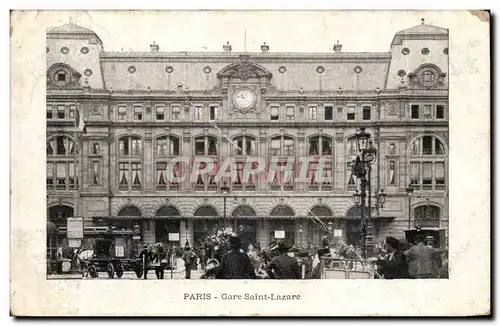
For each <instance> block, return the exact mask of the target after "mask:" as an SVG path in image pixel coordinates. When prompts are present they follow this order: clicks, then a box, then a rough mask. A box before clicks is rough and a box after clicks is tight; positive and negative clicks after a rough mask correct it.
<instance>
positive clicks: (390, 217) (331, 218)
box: [92, 215, 396, 221]
mask: <svg viewBox="0 0 500 326" xmlns="http://www.w3.org/2000/svg"><path fill="white" fill-rule="evenodd" d="M316 217H317V218H319V219H321V220H361V216H316ZM311 218H313V217H312V216H297V215H295V216H290V215H282V216H278V215H275V216H272V215H266V216H257V215H249V216H230V215H227V217H226V219H227V220H233V219H237V220H296V219H297V220H298V219H311ZM395 218H396V217H395V216H372V217H371V219H372V220H393V219H395ZM92 219H93V220H94V221H99V220H162V219H171V220H200V219H202V220H203V219H223V217H222V216H207V215H199V216H93V217H92Z"/></svg>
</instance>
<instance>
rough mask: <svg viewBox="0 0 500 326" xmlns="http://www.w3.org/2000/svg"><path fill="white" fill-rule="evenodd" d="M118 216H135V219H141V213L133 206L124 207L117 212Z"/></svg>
mask: <svg viewBox="0 0 500 326" xmlns="http://www.w3.org/2000/svg"><path fill="white" fill-rule="evenodd" d="M118 216H134V217H135V216H136V217H141V216H142V213H141V211H140V210H139V209H138V208H137V207H135V206H127V207H124V208H122V209H121V210H120V212H118Z"/></svg>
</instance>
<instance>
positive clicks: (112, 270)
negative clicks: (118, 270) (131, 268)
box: [106, 263, 115, 278]
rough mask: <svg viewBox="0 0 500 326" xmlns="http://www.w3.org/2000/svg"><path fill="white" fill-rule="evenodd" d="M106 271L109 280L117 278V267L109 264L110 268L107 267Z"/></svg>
mask: <svg viewBox="0 0 500 326" xmlns="http://www.w3.org/2000/svg"><path fill="white" fill-rule="evenodd" d="M106 271H107V272H108V276H109V278H113V277H115V267H114V266H113V264H112V263H108V266H107V267H106Z"/></svg>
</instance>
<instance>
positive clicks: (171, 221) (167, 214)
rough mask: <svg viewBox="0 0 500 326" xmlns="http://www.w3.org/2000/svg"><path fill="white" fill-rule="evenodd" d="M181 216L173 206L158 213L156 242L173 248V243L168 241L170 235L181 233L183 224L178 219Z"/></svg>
mask: <svg viewBox="0 0 500 326" xmlns="http://www.w3.org/2000/svg"><path fill="white" fill-rule="evenodd" d="M180 215H181V214H180V213H179V211H178V210H177V209H176V208H175V207H172V206H163V207H161V208H160V209H159V210H158V211H157V212H156V217H157V219H156V226H155V239H156V240H155V241H156V242H162V243H163V244H164V245H165V246H166V247H169V248H170V247H171V246H172V242H171V241H169V239H168V234H169V233H180V232H181V222H180V220H179V219H178V217H179V216H180Z"/></svg>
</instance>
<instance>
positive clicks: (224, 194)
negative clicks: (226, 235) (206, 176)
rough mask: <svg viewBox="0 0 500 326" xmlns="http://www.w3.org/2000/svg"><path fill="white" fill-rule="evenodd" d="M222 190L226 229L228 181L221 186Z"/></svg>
mask: <svg viewBox="0 0 500 326" xmlns="http://www.w3.org/2000/svg"><path fill="white" fill-rule="evenodd" d="M220 191H221V193H222V196H224V220H223V221H224V222H223V223H224V224H223V225H224V231H225V230H226V199H227V195H228V194H229V187H228V186H227V183H226V182H224V185H223V186H222V187H220Z"/></svg>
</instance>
